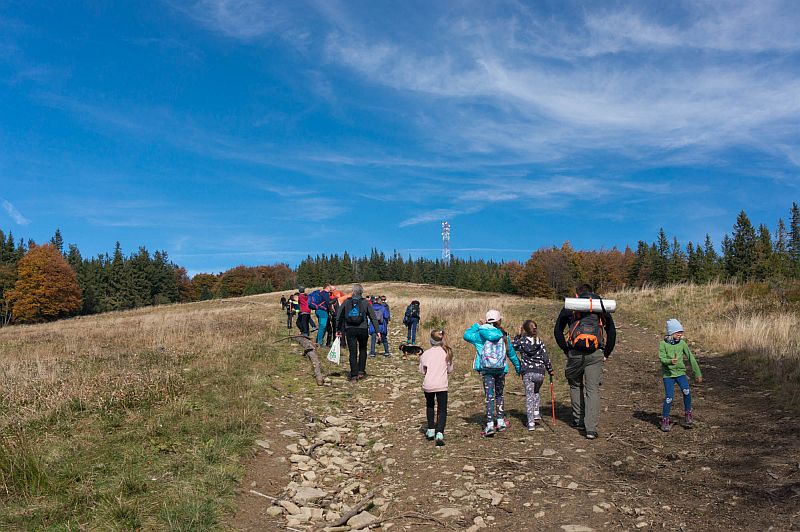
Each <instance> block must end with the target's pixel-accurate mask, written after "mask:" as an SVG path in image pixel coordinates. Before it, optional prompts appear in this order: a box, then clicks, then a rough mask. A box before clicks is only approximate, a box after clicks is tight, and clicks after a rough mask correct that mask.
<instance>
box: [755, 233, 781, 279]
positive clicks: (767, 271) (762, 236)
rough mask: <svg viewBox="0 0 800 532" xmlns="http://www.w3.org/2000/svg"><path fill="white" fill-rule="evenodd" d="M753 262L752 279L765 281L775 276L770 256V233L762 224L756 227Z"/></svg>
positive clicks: (773, 264) (774, 265)
mask: <svg viewBox="0 0 800 532" xmlns="http://www.w3.org/2000/svg"><path fill="white" fill-rule="evenodd" d="M754 254H755V262H754V263H753V270H752V272H753V279H755V280H757V281H766V280H768V279H774V278H776V277H777V274H778V272H777V269H776V264H775V260H774V258H773V256H772V235H770V233H769V229H767V226H765V225H764V224H761V225H760V226H759V227H758V236H757V237H756V242H755V250H754Z"/></svg>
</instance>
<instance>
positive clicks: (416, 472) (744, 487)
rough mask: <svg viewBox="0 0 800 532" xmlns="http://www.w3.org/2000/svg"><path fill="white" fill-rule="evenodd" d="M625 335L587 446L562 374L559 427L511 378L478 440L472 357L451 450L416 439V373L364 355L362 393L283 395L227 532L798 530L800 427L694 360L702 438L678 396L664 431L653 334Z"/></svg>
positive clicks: (724, 367)
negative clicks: (491, 427)
mask: <svg viewBox="0 0 800 532" xmlns="http://www.w3.org/2000/svg"><path fill="white" fill-rule="evenodd" d="M619 327H620V330H619V335H618V346H617V349H616V351H615V353H614V354H613V356H612V357H611V359H610V360H609V361H608V362H607V363H606V367H605V377H604V382H603V386H602V414H601V424H600V437H599V439H597V440H594V441H590V440H587V439H586V438H585V437H584V436H583V434H582V433H580V432H578V431H576V430H574V429H572V428H570V426H569V422H570V418H571V411H570V407H569V400H568V393H567V385H566V383H565V380H564V378H563V375H558V376H557V385H556V387H557V398H556V416H557V419H556V421H555V423H553V422H552V420H551V419H550V417H549V414H550V403H549V398H547V396H548V395H549V392H548V390H547V388H546V386H545V388H543V390H542V391H543V392H544V393H543V396H544V397H543V412H542V415H543V416H545V420H544V423H543V424H542V425H541V426H540V427H539V428H537V430H536V431H534V432H529V431H528V430H527V429H526V428H525V414H524V396H523V392H522V386H521V382H520V379H519V378H518V377H517V376H516V375H513V372H512V374H511V375H509V377H508V380H507V387H506V390H507V391H506V411H507V412H508V413H509V414H510V415H509V417H510V419H511V421H512V426H511V428H510V429H509V430H507V431H506V432H504V433H501V434H497V435H496V436H495V437H493V438H484V437H482V436H481V435H480V430H481V424H482V422H483V420H484V417H483V411H484V402H483V390H482V387H481V384H480V381H479V377H478V376H477V375H476V374H475V373H474V372H473V371H472V370H471V365H472V358H473V356H474V355H473V353H471V352H470V351H468V350H467V349H466V348H463V347H462V348H461V350H460V351H459V352H458V353H457V362H456V363H457V368H456V371H455V372H454V374H453V376H452V377H451V380H450V408H449V416H448V424H447V429H446V445H445V446H444V447H435V446H434V444H433V442H429V441H427V440H425V438H424V436H423V434H422V428H423V426H424V424H425V409H424V398H423V395H422V392H421V390H420V384H421V376H420V375H419V374H418V372H417V364H416V362H415V361H414V360H410V359H409V360H403V359H402V358H401V357H400V356H398V355H396V354H395V355H394V356H392V357H390V358H384V357H382V356H380V355H379V356H378V357H376V358H370V359H369V362H368V368H367V371H368V373H369V377H368V378H367V379H365V380H363V381H360V382H355V383H348V382H346V381H345V379H344V371H342V373H341V375H339V374H333V375H330V377H329V378H330V383H329V385H327V386H324V387H321V388H318V389H309V390H308V391H307V392H305V393H303V394H298V396H294V397H285V398H284V399H283V401H282V402H281V403H280V404H277V405H275V417H274V418H271V419H269V420H265V425H264V436H262V439H263V440H265V441H266V442H267V443H268V445H269V449H264V448H262V447H259V448H258V449H259V451H258V453H257V455H256V456H255V458H253V459H252V460H251V462H250V463H249V464H248V473H247V477H246V479H245V481H244V483H243V485H242V487H241V493H240V495H239V497H238V501H237V503H238V512H237V514H236V515H235V517H234V518H233V519H232V521H231V523H230V525H231V527H232V528H235V529H239V530H280V529H284V530H312V529H323V528H325V527H327V529H328V530H342V531H344V530H356V529H362V528H365V527H373V528H383V529H394V530H401V529H402V530H461V529H468V530H472V531H477V530H480V529H482V528H484V527H485V528H490V529H492V528H493V529H497V530H508V529H518V530H535V529H544V530H566V531H569V530H572V531H581V530H584V531H585V530H607V529H626V530H627V529H644V530H647V529H652V528H658V529H667V530H769V529H773V530H796V529H798V528H800V443H798V437H800V423H798V421H797V419H796V418H795V417H794V416H793V415H792V413H790V412H788V411H784V410H781V409H780V408H778V407H776V406H775V404H774V403H773V401H772V400H771V399H770V396H769V393H767V392H764V391H762V390H760V389H759V388H758V386H757V385H756V384H754V381H753V379H751V378H750V376H749V375H748V374H747V373H745V372H743V371H742V370H740V369H738V368H737V366H736V364H735V362H734V361H733V360H732V359H730V358H726V357H721V356H714V355H711V354H709V353H704V352H703V351H699V352H698V353H697V354H698V355H699V362H700V365H701V368H702V369H703V373H704V377H705V382H704V383H702V384H699V385H698V384H695V383H692V393H693V401H694V412H695V420H696V423H695V428H693V429H691V430H689V429H685V428H683V427H682V426H681V424H680V422H681V421H682V419H683V408H682V404H681V403H680V400H678V401H676V404H675V406H674V407H673V412H672V418H673V421H674V422H675V425H673V428H672V431H671V432H669V433H662V432H661V431H660V430H659V428H658V422H659V419H660V415H661V414H660V409H661V401H662V397H663V387H662V384H661V379H660V374H659V371H658V362H657V357H656V356H655V354H654V352H655V350H656V346H657V343H658V341H659V335H658V333H657V332H654V331H651V330H647V329H644V328H643V327H640V326H638V325H636V324H633V323H621V324H619ZM398 332H399V331H394V334H393V336H394V338H395V339H396V337H397V334H398ZM394 345H396V342H395V343H394V344H393V347H394ZM552 356H553V357H554V358H555V357H559V356H561V355H560V354H559V353H558V352H556V353H554V354H553V355H552ZM344 365H346V360H345V357H343V366H342V367H344ZM328 369H329V370H331V371H333V366H328ZM359 503H364V504H363V506H359ZM350 513H352V514H354V517H352V518H350V519H345V518H347V517H348V515H349V514H350ZM334 525H336V526H334Z"/></svg>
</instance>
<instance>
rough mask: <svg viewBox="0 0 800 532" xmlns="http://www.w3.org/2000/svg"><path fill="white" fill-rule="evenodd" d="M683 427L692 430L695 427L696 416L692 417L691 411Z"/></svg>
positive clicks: (688, 411) (687, 412)
mask: <svg viewBox="0 0 800 532" xmlns="http://www.w3.org/2000/svg"><path fill="white" fill-rule="evenodd" d="M683 426H684V427H686V428H687V429H691V428H693V427H694V416H693V415H692V411H691V410H687V411H686V419H685V420H684V423H683Z"/></svg>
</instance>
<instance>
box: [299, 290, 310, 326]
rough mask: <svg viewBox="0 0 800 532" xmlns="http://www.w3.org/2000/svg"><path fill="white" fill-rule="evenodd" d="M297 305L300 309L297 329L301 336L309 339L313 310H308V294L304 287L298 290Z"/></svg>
mask: <svg viewBox="0 0 800 532" xmlns="http://www.w3.org/2000/svg"><path fill="white" fill-rule="evenodd" d="M297 304H298V306H299V307H300V311H299V314H298V316H297V328H298V329H300V334H302V335H303V336H305V337H308V323H309V321H310V320H311V310H310V309H309V308H308V294H306V289H305V287H303V286H300V287H298V288H297Z"/></svg>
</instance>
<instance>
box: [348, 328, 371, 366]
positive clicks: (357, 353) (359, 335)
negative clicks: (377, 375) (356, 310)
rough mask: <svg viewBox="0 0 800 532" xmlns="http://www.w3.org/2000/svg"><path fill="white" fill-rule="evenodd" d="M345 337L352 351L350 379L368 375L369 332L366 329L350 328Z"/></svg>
mask: <svg viewBox="0 0 800 532" xmlns="http://www.w3.org/2000/svg"><path fill="white" fill-rule="evenodd" d="M345 336H347V349H349V350H350V378H353V377H358V376H359V375H366V374H367V340H368V339H369V332H368V331H367V329H366V328H363V329H362V328H348V329H347V333H346V335H345Z"/></svg>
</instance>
